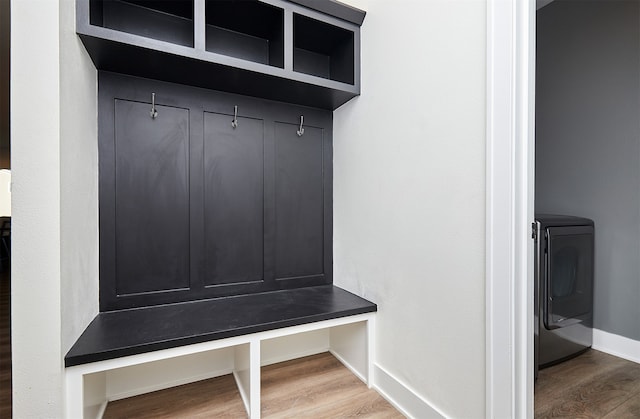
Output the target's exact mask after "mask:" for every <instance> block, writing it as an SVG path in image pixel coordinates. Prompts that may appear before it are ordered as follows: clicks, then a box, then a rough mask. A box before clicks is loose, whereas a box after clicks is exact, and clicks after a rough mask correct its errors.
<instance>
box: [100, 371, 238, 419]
mask: <svg viewBox="0 0 640 419" xmlns="http://www.w3.org/2000/svg"><path fill="white" fill-rule="evenodd" d="M246 416H247V414H246V410H245V408H244V405H243V403H242V399H241V398H240V393H239V392H238V388H237V387H236V383H235V380H234V378H233V376H232V375H230V374H229V375H225V376H222V377H217V378H212V379H209V380H202V381H198V382H195V383H190V384H185V385H182V386H178V387H172V388H169V389H166V390H160V391H154V392H153V393H147V394H143V395H141V396H137V397H130V398H127V399H122V400H116V401H113V402H109V404H108V405H107V409H106V410H105V414H104V416H103V417H104V418H105V419H120V418H140V419H147V418H148V419H152V418H157V419H165V418H166V419H169V418H176V417H188V418H212V417H216V418H243V417H246Z"/></svg>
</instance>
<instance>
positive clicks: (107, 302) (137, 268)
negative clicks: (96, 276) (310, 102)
mask: <svg viewBox="0 0 640 419" xmlns="http://www.w3.org/2000/svg"><path fill="white" fill-rule="evenodd" d="M98 83H99V118H100V120H99V147H100V148H99V159H100V309H101V311H108V310H116V309H123V308H130V307H139V306H146V305H154V304H163V303H171V302H179V301H188V300H195V299H203V298H211V297H219V296H229V295H236V294H245V293H252V292H263V291H269V290H277V289H284V288H295V287H302V286H312V285H320V284H328V283H331V282H332V272H331V267H332V253H331V252H332V245H331V243H332V237H331V234H332V213H331V211H332V201H331V196H332V191H331V185H332V140H331V138H332V132H331V127H332V113H331V112H330V111H325V110H320V109H315V108H307V107H301V106H295V105H288V104H284V103H279V102H271V101H266V100H262V99H256V98H251V97H246V96H239V95H233V94H227V93H221V92H216V91H211V90H205V89H198V88H193V87H187V86H183V85H177V84H171V83H164V82H158V81H153V80H149V79H142V78H135V77H129V76H123V75H119V74H115V73H108V72H100V73H99V80H98ZM152 93H155V109H156V110H157V113H158V114H157V117H155V118H153V117H152V116H151V114H150V112H151V109H152V99H151V98H152ZM235 106H237V117H235V116H234V107H235ZM301 116H304V134H303V135H302V136H299V135H298V134H297V132H298V130H299V128H300V117H301ZM234 118H235V120H236V121H237V126H236V127H233V126H232V121H233V120H234Z"/></svg>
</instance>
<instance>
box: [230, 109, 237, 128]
mask: <svg viewBox="0 0 640 419" xmlns="http://www.w3.org/2000/svg"><path fill="white" fill-rule="evenodd" d="M231 126H232V127H233V129H236V128H238V107H237V106H234V107H233V120H232V121H231Z"/></svg>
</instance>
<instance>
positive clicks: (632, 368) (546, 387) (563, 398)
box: [535, 350, 640, 418]
mask: <svg viewBox="0 0 640 419" xmlns="http://www.w3.org/2000/svg"><path fill="white" fill-rule="evenodd" d="M638 397H640V365H639V364H636V363H634V362H631V361H626V360H624V359H621V358H617V357H614V356H611V355H607V354H604V353H602V352H598V351H594V350H591V351H589V352H587V353H585V354H584V355H581V356H580V357H578V358H575V359H573V360H570V361H567V362H565V363H563V364H560V365H557V366H555V367H551V368H549V369H545V370H542V371H540V374H539V378H538V382H537V383H536V387H535V417H536V418H603V417H606V416H607V415H610V414H611V412H613V411H616V410H617V409H623V407H622V406H623V405H624V404H626V403H628V405H627V406H626V407H625V409H627V410H628V411H629V412H633V411H634V409H635V407H636V405H635V403H636V402H634V400H635V399H636V398H638ZM620 412H624V410H620ZM613 417H616V416H611V418H613ZM636 417H637V416H636Z"/></svg>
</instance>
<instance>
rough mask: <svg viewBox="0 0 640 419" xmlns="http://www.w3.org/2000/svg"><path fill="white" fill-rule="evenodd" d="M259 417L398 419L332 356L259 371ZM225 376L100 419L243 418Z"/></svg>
mask: <svg viewBox="0 0 640 419" xmlns="http://www.w3.org/2000/svg"><path fill="white" fill-rule="evenodd" d="M261 399H262V400H261V401H262V406H261V414H262V416H263V417H264V418H265V419H281V418H300V417H308V418H344V417H359V418H367V419H382V418H384V419H387V418H389V419H395V418H403V417H404V416H402V415H401V414H400V413H399V412H398V411H397V410H396V409H395V408H394V407H393V406H391V405H390V404H389V403H388V402H387V401H386V400H385V399H383V398H382V397H381V396H380V395H379V394H378V393H376V392H375V391H374V390H371V389H369V388H368V387H367V386H366V385H365V384H364V383H363V382H362V381H360V380H359V379H358V378H357V377H356V376H355V375H353V373H351V371H349V370H348V369H347V368H346V367H344V365H342V364H341V363H340V361H338V360H337V359H336V358H335V357H334V356H333V355H331V354H329V353H328V352H327V353H323V354H318V355H313V356H310V357H305V358H300V359H296V360H292V361H287V362H282V363H279V364H274V365H270V366H266V367H263V368H262V371H261ZM246 416H247V415H246V411H245V410H244V405H243V404H242V400H241V399H240V394H239V393H238V390H237V387H236V384H235V381H234V379H233V377H232V376H231V375H228V376H224V377H217V378H213V379H210V380H203V381H200V382H197V383H192V384H187V385H184V386H179V387H174V388H171V389H167V390H161V391H157V392H154V393H149V394H144V395H141V396H137V397H131V398H129V399H124V400H118V401H114V402H110V403H109V404H108V405H107V410H106V412H105V415H104V418H106V419H112V418H133V417H135V418H142V419H145V418H175V417H180V418H205V417H207V418H211V417H216V418H218V417H220V418H243V417H246Z"/></svg>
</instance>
